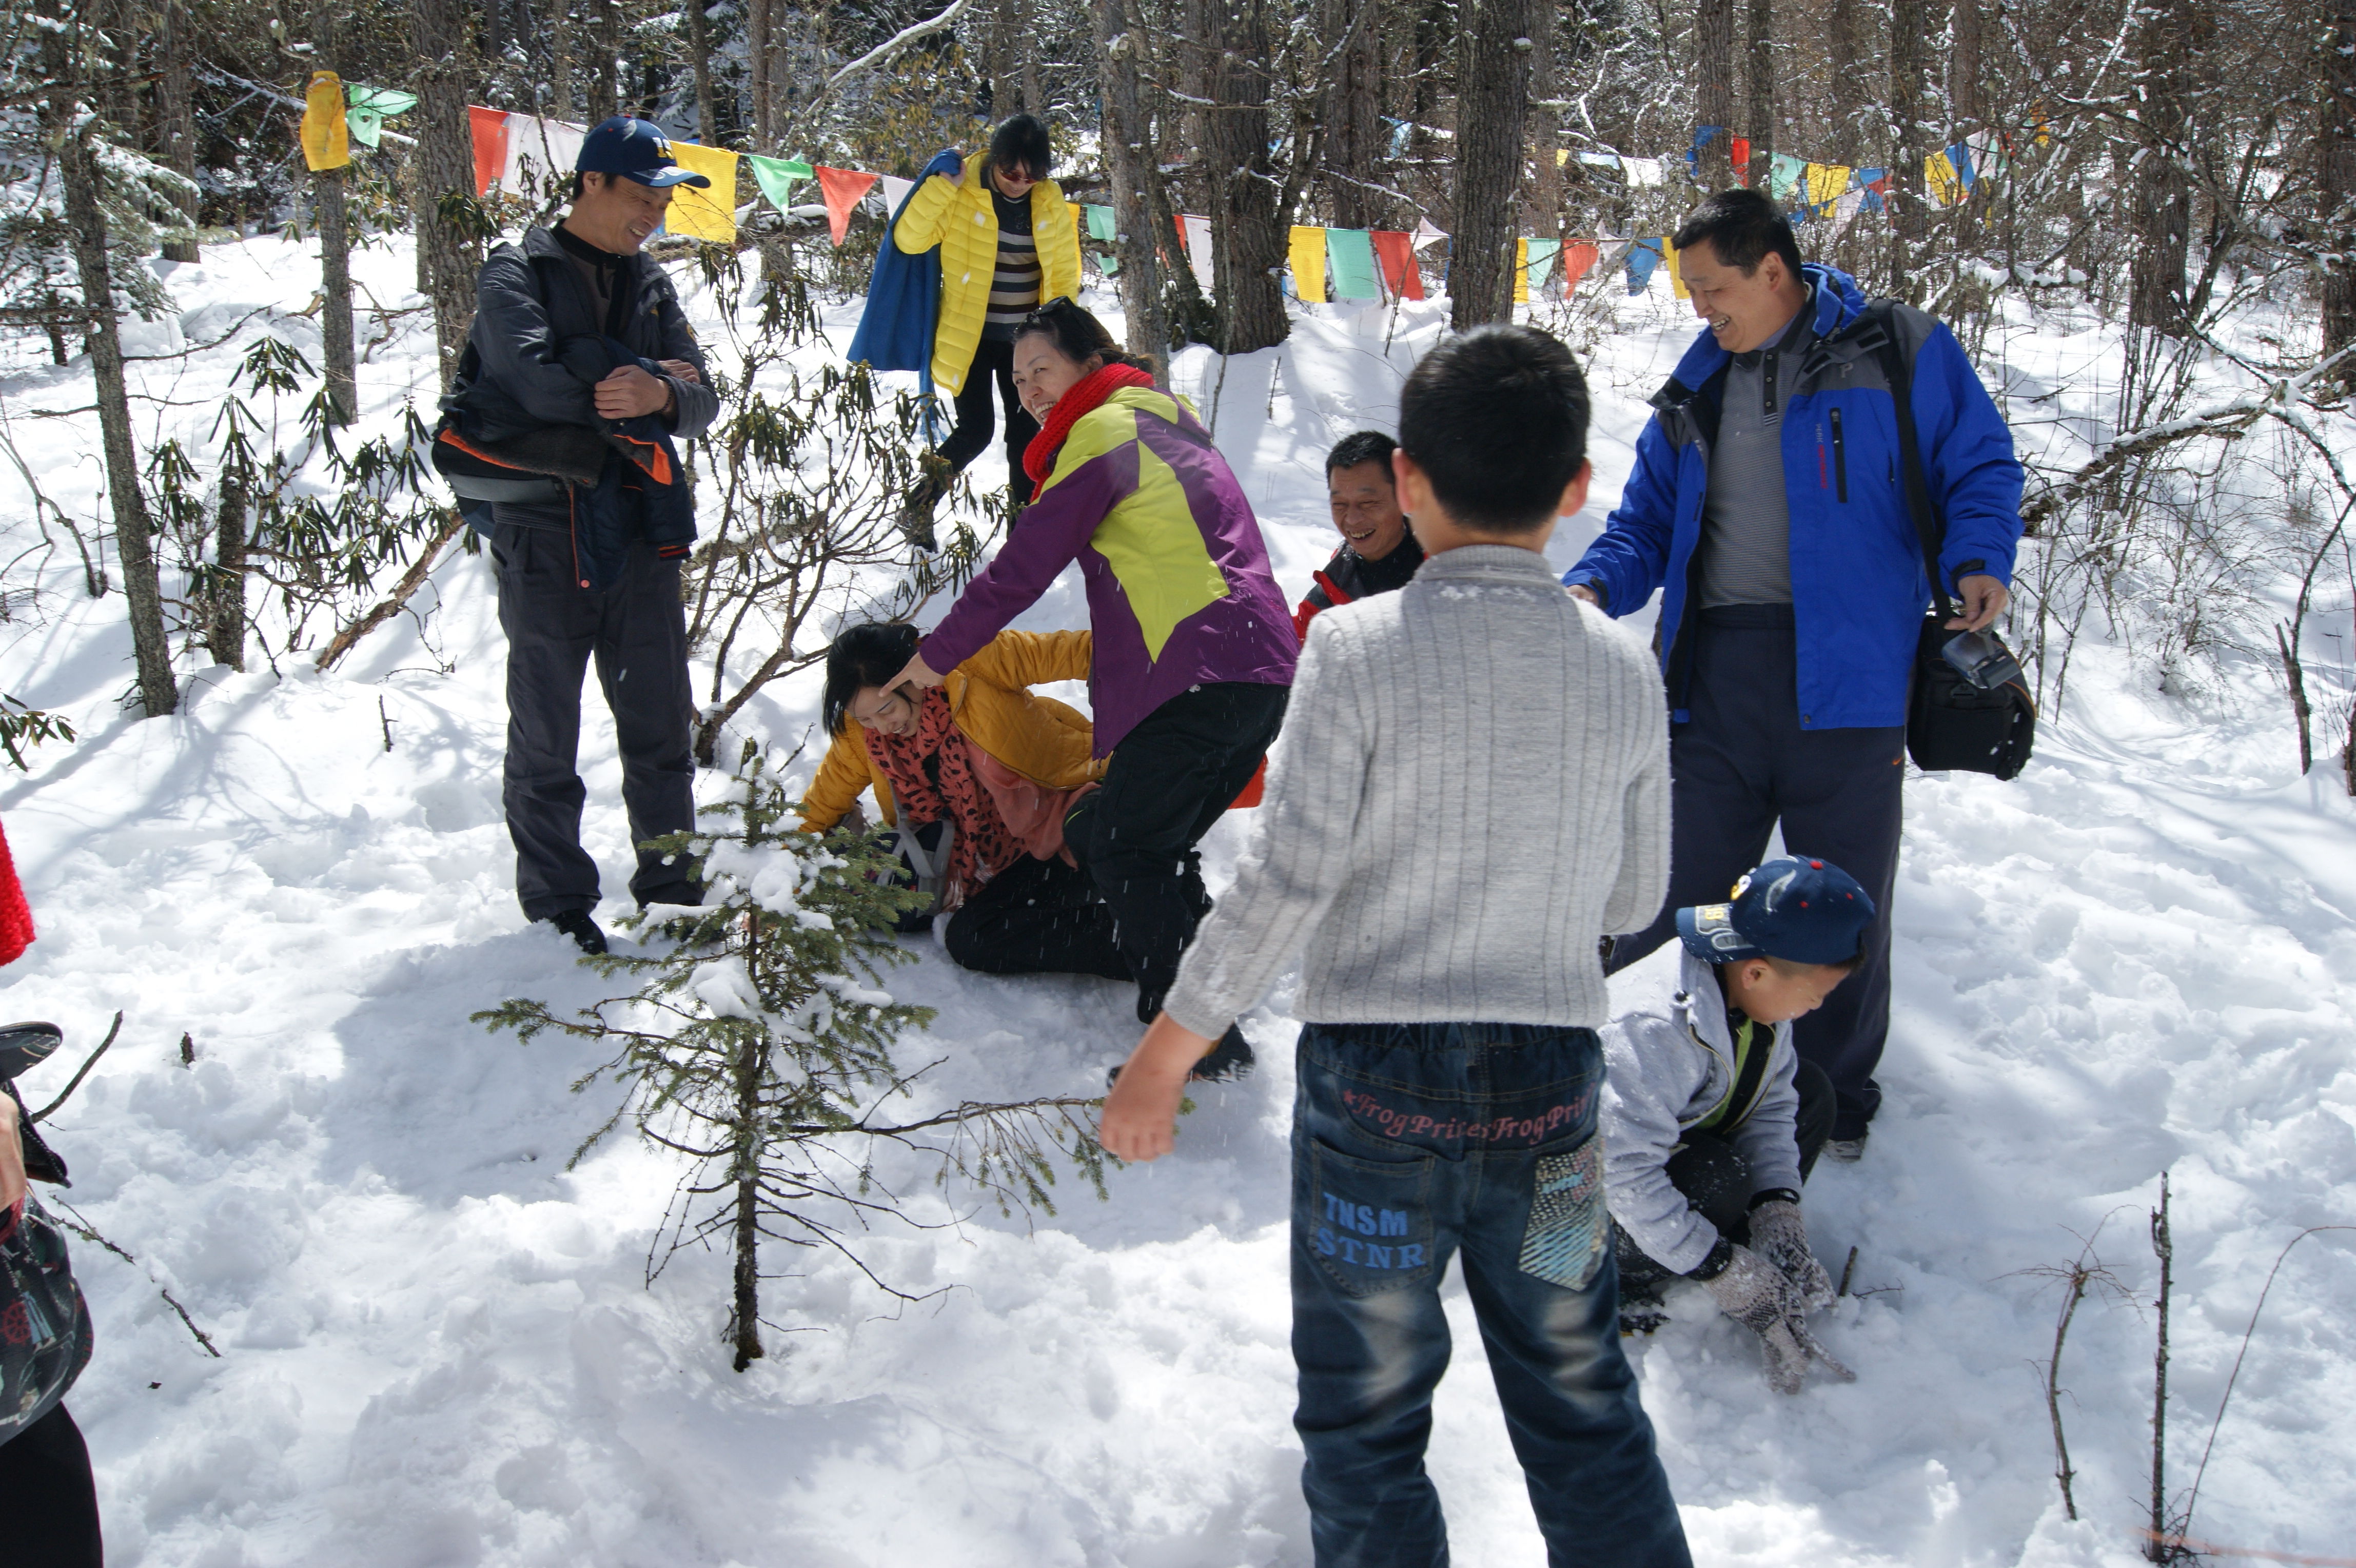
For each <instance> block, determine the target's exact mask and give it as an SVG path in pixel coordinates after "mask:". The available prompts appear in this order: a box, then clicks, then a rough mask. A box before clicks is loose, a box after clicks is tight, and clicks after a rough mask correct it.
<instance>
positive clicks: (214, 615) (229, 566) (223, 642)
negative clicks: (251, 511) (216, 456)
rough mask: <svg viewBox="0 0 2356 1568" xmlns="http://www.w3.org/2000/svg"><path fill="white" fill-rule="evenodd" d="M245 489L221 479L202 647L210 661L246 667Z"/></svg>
mask: <svg viewBox="0 0 2356 1568" xmlns="http://www.w3.org/2000/svg"><path fill="white" fill-rule="evenodd" d="M246 506H247V499H246V493H245V487H244V486H243V485H241V484H240V483H238V482H237V480H236V479H235V478H232V477H231V476H230V475H229V474H227V473H224V474H223V475H222V476H221V496H220V510H218V511H217V512H215V513H214V519H213V581H212V585H211V587H210V588H209V591H208V592H207V594H206V595H205V623H204V631H205V647H206V648H207V649H208V650H209V651H210V652H211V654H212V656H213V662H214V663H216V664H226V665H228V666H229V667H230V669H232V670H237V671H242V670H244V668H245V547H246Z"/></svg>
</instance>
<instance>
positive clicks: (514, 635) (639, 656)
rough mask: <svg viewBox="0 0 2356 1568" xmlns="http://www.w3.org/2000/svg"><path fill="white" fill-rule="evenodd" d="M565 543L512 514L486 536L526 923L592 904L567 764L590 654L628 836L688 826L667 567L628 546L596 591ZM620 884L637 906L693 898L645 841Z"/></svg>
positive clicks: (689, 754)
mask: <svg viewBox="0 0 2356 1568" xmlns="http://www.w3.org/2000/svg"><path fill="white" fill-rule="evenodd" d="M572 551H573V542H572V540H571V538H570V537H569V536H568V535H566V534H563V533H559V532H553V531H551V530H546V529H536V528H526V527H522V526H520V525H519V524H516V523H511V522H501V523H500V524H499V525H498V530H497V532H495V533H494V534H493V536H492V541H491V556H492V559H493V560H494V561H495V562H496V563H497V564H498V576H499V627H500V628H501V629H502V630H504V631H505V632H506V633H507V634H508V757H507V774H506V786H505V789H504V796H505V800H506V805H507V814H508V834H509V837H511V838H512V839H514V841H515V847H516V897H517V899H518V900H519V902H520V903H521V904H522V905H523V912H524V917H525V918H527V919H533V920H544V919H547V918H550V917H552V916H554V915H559V914H562V913H563V912H564V911H565V910H567V909H589V908H595V906H596V903H597V863H596V862H595V861H594V860H592V859H590V858H589V856H588V854H586V853H585V852H584V850H583V849H582V847H581V807H582V803H583V802H584V800H586V799H587V798H588V791H587V790H586V789H584V787H583V785H582V783H581V776H580V774H579V773H577V772H575V771H574V766H575V762H576V759H577V757H578V754H579V751H580V746H581V681H582V677H583V675H584V672H585V671H587V669H588V666H589V664H590V661H591V660H593V659H594V660H595V661H596V665H597V683H598V684H599V685H600V686H601V687H603V688H604V689H605V705H606V707H607V708H609V709H611V710H612V711H613V714H614V729H615V734H616V740H617V741H618V743H619V746H620V749H621V753H622V803H623V805H624V806H625V807H626V808H627V810H628V811H629V815H630V840H631V842H632V843H639V844H643V843H646V842H647V841H648V840H649V839H652V838H656V837H659V836H660V835H662V834H664V833H675V832H685V831H686V830H687V829H689V828H691V827H692V826H694V824H695V756H694V752H693V750H692V749H691V739H690V736H689V723H690V719H691V715H692V714H693V713H694V697H693V695H692V693H691V692H690V691H689V689H688V682H687V619H686V616H685V613H684V611H683V610H682V609H681V607H680V596H679V563H678V562H677V561H667V560H664V559H663V558H662V557H660V556H659V555H657V554H656V553H654V551H653V550H651V549H649V548H648V546H647V545H646V544H645V543H644V542H638V543H636V544H633V545H631V546H630V563H629V566H628V569H627V570H626V571H625V572H624V573H623V574H622V577H621V580H620V581H619V582H617V583H616V584H615V585H613V586H612V587H610V588H607V589H606V590H605V591H604V592H603V593H598V592H594V591H593V590H591V589H588V588H584V587H583V586H582V585H581V583H580V579H579V577H578V576H577V575H576V574H575V572H574V569H573V554H572ZM630 891H631V892H632V893H633V894H635V895H636V896H637V900H638V902H639V903H641V904H659V903H673V904H693V903H696V902H699V901H700V899H701V891H700V889H698V888H697V886H696V885H695V884H694V883H693V882H692V881H691V879H690V875H689V866H688V863H687V861H686V858H685V857H684V856H681V857H680V858H679V860H678V861H677V862H676V863H675V864H673V865H664V864H663V861H662V856H661V855H660V854H656V853H654V852H651V851H648V850H644V849H641V850H640V851H639V852H638V869H637V875H634V876H632V877H631V878H630Z"/></svg>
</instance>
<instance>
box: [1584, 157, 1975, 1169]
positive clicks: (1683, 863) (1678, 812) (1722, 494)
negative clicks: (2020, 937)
mask: <svg viewBox="0 0 2356 1568" xmlns="http://www.w3.org/2000/svg"><path fill="white" fill-rule="evenodd" d="M1672 242H1673V243H1674V244H1675V245H1676V252H1677V267H1678V271H1679V274H1680V275H1681V277H1682V279H1683V281H1684V282H1685V284H1686V285H1687V288H1688V289H1689V290H1690V291H1691V293H1692V295H1693V305H1694V311H1695V314H1697V315H1698V316H1700V317H1702V318H1703V319H1704V320H1705V321H1707V322H1708V324H1709V325H1708V328H1707V329H1706V330H1705V331H1703V332H1702V334H1701V335H1700V337H1699V338H1697V339H1696V340H1695V342H1694V345H1693V347H1692V348H1691V349H1688V350H1687V353H1686V356H1685V358H1684V359H1683V360H1680V361H1679V362H1678V365H1677V369H1676V374H1675V375H1673V376H1672V377H1671V378H1670V379H1669V382H1668V384H1667V385H1666V386H1665V387H1664V388H1662V389H1661V392H1659V393H1658V395H1656V396H1655V398H1654V399H1653V405H1654V407H1655V408H1656V409H1658V410H1659V411H1660V413H1659V417H1658V418H1656V419H1655V420H1653V421H1652V422H1651V423H1649V424H1646V425H1645V427H1644V435H1642V436H1641V437H1640V438H1639V439H1638V441H1637V444H1636V466H1635V468H1634V469H1633V471H1632V472H1631V473H1630V474H1629V476H1628V484H1627V488H1626V489H1624V490H1622V492H1621V497H1620V505H1619V506H1618V507H1617V508H1616V509H1615V510H1613V511H1612V515H1611V517H1610V518H1609V519H1608V520H1607V521H1605V523H1604V529H1603V532H1602V534H1601V536H1600V537H1599V538H1598V539H1597V540H1596V541H1595V542H1594V543H1593V544H1592V545H1590V547H1589V548H1588V551H1587V553H1586V554H1585V555H1584V556H1582V557H1580V562H1579V564H1578V565H1576V566H1574V567H1573V568H1572V569H1571V570H1570V571H1569V573H1568V574H1566V575H1564V577H1563V582H1564V584H1565V585H1567V586H1568V587H1569V589H1570V591H1571V592H1572V593H1573V594H1575V595H1577V596H1580V597H1581V598H1584V599H1587V600H1588V601H1590V603H1593V604H1596V605H1599V606H1601V607H1602V608H1603V609H1604V610H1605V611H1606V612H1607V613H1609V614H1611V615H1613V616H1624V615H1628V614H1631V613H1633V611H1635V610H1638V609H1641V608H1642V607H1644V605H1645V604H1646V603H1648V602H1649V601H1650V600H1651V599H1652V596H1653V593H1654V590H1655V589H1656V588H1657V589H1660V590H1662V597H1661V620H1660V634H1659V648H1660V653H1661V667H1662V671H1663V673H1664V675H1665V677H1666V680H1667V684H1668V699H1669V710H1670V711H1669V721H1670V725H1671V731H1670V734H1671V748H1670V770H1671V773H1672V775H1673V777H1674V779H1675V784H1674V795H1673V810H1672V821H1673V822H1674V824H1675V827H1674V834H1675V843H1674V847H1673V850H1672V864H1671V869H1670V876H1669V897H1668V899H1667V901H1666V903H1665V904H1664V905H1663V907H1662V909H1661V913H1660V916H1659V918H1656V919H1655V921H1654V922H1653V924H1652V925H1651V927H1649V928H1648V929H1645V930H1644V931H1643V932H1640V933H1637V934H1635V935H1633V936H1622V937H1621V938H1620V939H1619V940H1618V941H1617V942H1616V943H1615V944H1614V945H1613V949H1612V967H1613V968H1615V969H1616V968H1622V967H1625V966H1626V965H1627V964H1630V963H1633V961H1636V960H1637V959H1640V958H1642V957H1644V955H1645V954H1647V953H1649V952H1651V951H1652V950H1654V949H1655V948H1657V947H1659V946H1660V945H1661V944H1662V943H1663V942H1664V941H1665V940H1668V938H1669V936H1670V935H1671V934H1672V932H1673V930H1674V929H1675V927H1674V921H1675V918H1676V910H1678V909H1680V908H1690V907H1692V906H1695V905H1701V904H1712V903H1718V902H1721V901H1723V900H1724V899H1725V898H1726V897H1727V890H1728V889H1729V887H1730V886H1732V885H1733V883H1734V880H1735V878H1736V877H1738V876H1740V875H1741V874H1742V873H1743V872H1744V871H1746V870H1748V869H1749V868H1750V867H1751V866H1752V865H1755V864H1757V863H1758V861H1759V860H1760V859H1762V857H1763V855H1764V854H1765V852H1766V848H1767V841H1768V837H1769V835H1770V834H1771V833H1772V832H1773V831H1774V830H1775V828H1776V825H1777V823H1778V822H1781V824H1782V827H1783V843H1784V844H1785V846H1786V847H1787V848H1788V849H1789V850H1790V852H1791V853H1793V854H1804V855H1815V856H1818V857H1821V858H1823V859H1825V860H1828V861H1831V862H1833V863H1834V864H1836V865H1841V866H1843V867H1845V868H1847V871H1848V872H1849V873H1850V874H1851V875H1854V876H1855V877H1856V878H1857V880H1858V882H1859V883H1861V884H1862V885H1863V886H1864V887H1865V889H1866V891H1867V893H1868V894H1869V896H1870V897H1871V898H1872V900H1873V907H1874V908H1875V910H1876V911H1877V914H1876V918H1875V920H1874V922H1873V925H1872V927H1871V929H1870V930H1869V933H1868V938H1867V940H1868V947H1869V952H1868V956H1867V960H1866V962H1865V964H1864V966H1863V967H1862V968H1861V969H1860V970H1859V971H1858V975H1857V978H1856V979H1855V980H1854V981H1853V982H1852V983H1849V984H1847V985H1844V986H1842V987H1841V988H1840V989H1839V990H1838V991H1837V992H1836V993H1834V994H1833V996H1832V998H1831V999H1830V1000H1829V1001H1827V1002H1826V1004H1825V1005H1824V1006H1822V1007H1820V1008H1818V1009H1817V1010H1816V1011H1815V1012H1814V1013H1812V1014H1810V1015H1808V1016H1807V1017H1805V1018H1803V1019H1802V1020H1800V1022H1799V1024H1798V1026H1797V1028H1796V1031H1795V1033H1796V1043H1797V1046H1798V1049H1799V1054H1800V1057H1801V1058H1802V1059H1803V1060H1805V1061H1811V1062H1814V1063H1815V1064H1816V1065H1817V1066H1818V1067H1820V1068H1822V1069H1824V1070H1825V1072H1826V1075H1827V1076H1829V1077H1830V1078H1831V1079H1832V1081H1833V1089H1834V1091H1835V1093H1836V1095H1837V1114H1836V1116H1835V1120H1834V1124H1833V1129H1832V1138H1833V1142H1832V1143H1831V1144H1828V1145H1827V1148H1826V1153H1828V1154H1830V1155H1833V1156H1834V1157H1836V1158H1846V1159H1855V1158H1856V1157H1857V1156H1858V1155H1859V1154H1861V1153H1862V1152H1863V1148H1864V1142H1865V1135H1866V1125H1867V1123H1868V1122H1870V1121H1871V1120H1872V1118H1873V1113H1874V1111H1875V1109H1876V1108H1877V1107H1878V1106H1879V1103H1880V1099H1881V1095H1880V1090H1879V1089H1878V1088H1877V1087H1876V1086H1875V1084H1874V1081H1873V1069H1874V1067H1875V1065H1876V1064H1877V1063H1878V1062H1879V1060H1880V1058H1881V1050H1882V1046H1883V1043H1884V1041H1885V1040H1886V1039H1887V1037H1888V1036H1889V1032H1890V892H1891V889H1892V885H1893V883H1894V882H1895V880H1896V875H1897V868H1898V839H1899V825H1900V812H1901V801H1900V785H1901V781H1902V779H1903V777H1904V767H1905V761H1906V698H1907V683H1908V681H1909V679H1910V677H1911V676H1912V670H1913V660H1914V654H1915V648H1916V642H1917V639H1918V637H1919V634H1920V629H1921V627H1922V618H1923V614H1924V612H1925V610H1926V609H1927V608H1928V607H1929V605H1930V600H1931V586H1930V578H1929V576H1928V575H1927V574H1926V570H1925V564H1924V562H1923V560H1922V545H1921V543H1920V542H1919V539H1918V536H1917V533H1916V530H1915V526H1914V521H1913V519H1912V514H1911V513H1910V512H1909V510H1908V508H1907V504H1906V491H1905V484H1904V470H1903V467H1902V465H1901V461H1900V457H1899V450H1898V437H1897V429H1898V426H1897V410H1896V404H1895V403H1894V402H1893V401H1892V399H1891V395H1890V379H1889V377H1888V375H1887V374H1886V372H1885V371H1884V368H1883V360H1882V357H1881V351H1882V347H1883V345H1884V344H1885V343H1889V342H1891V341H1893V340H1894V343H1895V347H1896V349H1897V351H1898V352H1899V354H1900V355H1901V356H1902V358H1903V360H1904V362H1906V363H1907V364H1909V365H1910V366H1911V371H1910V374H1909V378H1908V379H1909V381H1911V383H1912V397H1911V399H1910V405H1911V407H1912V411H1913V417H1914V426H1915V431H1916V434H1917V435H1918V437H1919V445H1920V446H1921V450H1922V468H1923V473H1924V478H1925V479H1926V481H1927V483H1928V486H1929V489H1930V493H1931V499H1932V500H1933V504H1934V505H1935V506H1936V508H1937V510H1938V511H1939V513H1940V515H1941V516H1942V517H1944V520H1945V524H1946V535H1945V540H1944V547H1943V549H1942V551H1941V553H1940V559H1939V560H1938V561H1937V562H1936V563H1933V564H1931V566H1930V568H1929V569H1930V570H1935V571H1936V572H1938V573H1939V574H1940V575H1941V577H1942V578H1943V579H1944V582H1945V583H1946V584H1947V585H1949V587H1950V588H1951V590H1952V592H1953V594H1954V598H1955V599H1956V600H1957V601H1958V602H1959V607H1960V608H1961V610H1962V615H1961V617H1960V618H1957V619H1954V620H1952V621H1950V622H1948V623H1947V624H1948V625H1949V626H1950V627H1951V628H1955V629H1957V630H1962V629H1965V628H1970V629H1973V630H1976V629H1978V628H1982V627H1985V626H1987V625H1988V624H1989V623H1990V622H1991V621H1993V620H1995V619H1996V618H1997V615H1999V614H2000V613H2002V611H2003V609H2004V607H2005V604H2006V600H2007V596H2008V590H2007V586H2006V585H2007V583H2008V581H2009V580H2010V578H2011V575H2012V560H2013V551H2014V547H2015V546H2016V545H2017V544H2018V543H2019V539H2020V482H2021V473H2020V465H2019V462H2018V461H2017V460H2016V459H2015V458H2014V456H2013V450H2012V436H2011V433H2010V432H2009V431H2008V430H2007V429H2006V427H2005V424H2004V419H2003V416H2002V415H2001V414H1999V413H1997V408H1996V403H1995V402H1994V400H1993V399H1991V398H1990V397H1989V396H1988V393H1987V388H1985V387H1983V386H1982V385H1981V384H1980V381H1979V378H1978V376H1977V375H1976V374H1975V373H1974V371H1973V370H1972V367H1971V364H1970V362H1969V361H1968V360H1965V357H1964V351H1963V349H1962V347H1961V345H1959V344H1958V343H1957V342H1956V341H1955V338H1954V334H1953V333H1951V332H1949V331H1948V330H1947V328H1944V327H1943V326H1941V325H1940V324H1939V323H1937V322H1935V321H1933V320H1932V319H1931V318H1930V317H1927V316H1924V315H1923V314H1922V312H1920V311H1917V310H1913V309H1911V308H1909V307H1907V306H1887V307H1874V308H1872V309H1870V310H1869V308H1868V304H1867V301H1866V299H1865V297H1864V296H1863V295H1861V294H1860V293H1859V292H1858V287H1857V284H1856V282H1855V281H1854V280H1853V279H1851V278H1850V277H1848V276H1847V274H1843V273H1839V272H1836V271H1834V270H1833V269H1832V268H1830V267H1824V266H1804V265H1803V264H1802V263H1801V261H1800V252H1799V249H1798V247H1797V246H1796V245H1795V244H1794V242H1793V239H1792V230H1791V226H1790V224H1788V223H1787V222H1785V221H1784V220H1783V215H1782V214H1781V213H1779V212H1778V211H1777V210H1776V209H1775V208H1774V206H1773V205H1772V203H1770V202H1769V201H1768V200H1767V199H1765V198H1764V197H1762V196H1761V195H1759V194H1758V193H1757V192H1755V191H1749V190H1729V191H1722V192H1720V193H1719V194H1718V195H1715V196H1712V197H1710V198H1708V199H1707V200H1705V201H1704V202H1703V203H1702V205H1701V207H1700V208H1699V209H1697V211H1696V212H1695V213H1694V215H1693V216H1692V217H1691V218H1689V219H1687V220H1686V223H1685V226H1684V227H1683V228H1681V229H1679V230H1678V231H1677V232H1676V235H1675V236H1673V238H1672Z"/></svg>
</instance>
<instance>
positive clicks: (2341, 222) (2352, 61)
mask: <svg viewBox="0 0 2356 1568" xmlns="http://www.w3.org/2000/svg"><path fill="white" fill-rule="evenodd" d="M2321 54H2322V59H2323V72H2322V77H2323V80H2322V81H2320V82H2319V83H2318V86H2319V89H2320V91H2319V97H2320V99H2321V100H2322V108H2321V113H2320V115H2319V123H2318V125H2317V131H2316V188H2317V201H2316V205H2317V209H2318V211H2319V216H2320V217H2321V219H2322V229H2323V246H2322V248H2323V250H2324V252H2326V259H2325V262H2324V268H2323V351H2324V352H2325V353H2326V354H2336V353H2338V352H2339V351H2340V349H2345V348H2347V347H2348V346H2349V345H2350V344H2351V343H2356V0H2328V6H2327V17H2326V25H2325V27H2324V32H2323V48H2322V50H2321ZM2340 379H2341V380H2342V381H2347V382H2351V383H2356V370H2350V371H2344V372H2343V373H2342V375H2341V378H2340ZM2350 733H2351V735H2356V726H2351V730H2350Z"/></svg>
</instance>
